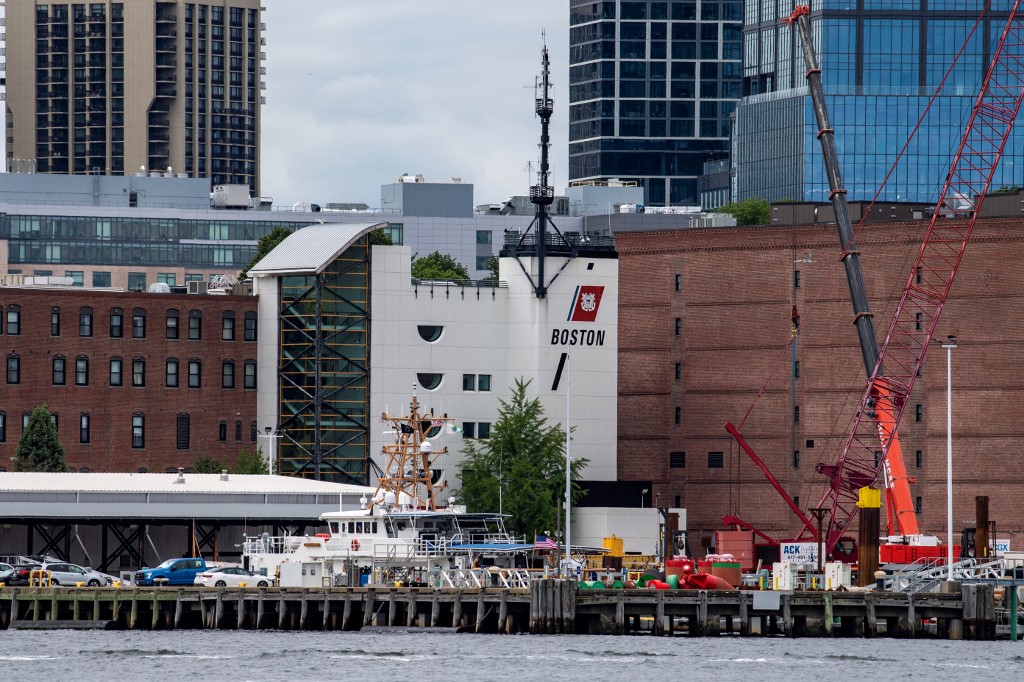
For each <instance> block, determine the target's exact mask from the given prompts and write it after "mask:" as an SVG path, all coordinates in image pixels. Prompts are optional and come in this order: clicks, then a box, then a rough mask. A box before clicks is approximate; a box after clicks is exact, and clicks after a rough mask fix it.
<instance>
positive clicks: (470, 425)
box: [462, 422, 476, 438]
mask: <svg viewBox="0 0 1024 682" xmlns="http://www.w3.org/2000/svg"><path fill="white" fill-rule="evenodd" d="M462 437H463V438H476V422H462Z"/></svg>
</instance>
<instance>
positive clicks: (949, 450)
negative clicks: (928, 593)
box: [942, 336, 957, 581]
mask: <svg viewBox="0 0 1024 682" xmlns="http://www.w3.org/2000/svg"><path fill="white" fill-rule="evenodd" d="M942 347H943V348H945V349H946V562H947V563H946V565H947V573H946V579H947V580H949V581H952V580H953V349H954V348H956V347H957V340H956V337H955V336H947V337H946V343H944V344H942Z"/></svg>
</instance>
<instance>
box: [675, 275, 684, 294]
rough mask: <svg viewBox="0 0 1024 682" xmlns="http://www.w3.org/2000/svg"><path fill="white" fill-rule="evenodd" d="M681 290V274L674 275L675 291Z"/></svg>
mask: <svg viewBox="0 0 1024 682" xmlns="http://www.w3.org/2000/svg"><path fill="white" fill-rule="evenodd" d="M682 290H683V276H682V275H676V291H682Z"/></svg>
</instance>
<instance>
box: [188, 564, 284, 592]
mask: <svg viewBox="0 0 1024 682" xmlns="http://www.w3.org/2000/svg"><path fill="white" fill-rule="evenodd" d="M241 583H245V584H246V587H270V578H268V577H267V576H265V575H256V574H255V573H253V572H251V571H247V570H245V569H244V568H239V567H237V566H226V567H223V568H211V569H207V570H205V571H203V572H202V573H200V574H199V575H197V576H196V580H195V584H196V585H198V586H200V587H229V586H230V587H238V586H239V584H241Z"/></svg>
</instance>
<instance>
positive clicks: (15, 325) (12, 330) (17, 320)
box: [7, 305, 21, 336]
mask: <svg viewBox="0 0 1024 682" xmlns="http://www.w3.org/2000/svg"><path fill="white" fill-rule="evenodd" d="M7 333H8V334H10V335H11V336H17V335H19V334H21V306H17V305H9V306H7Z"/></svg>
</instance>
